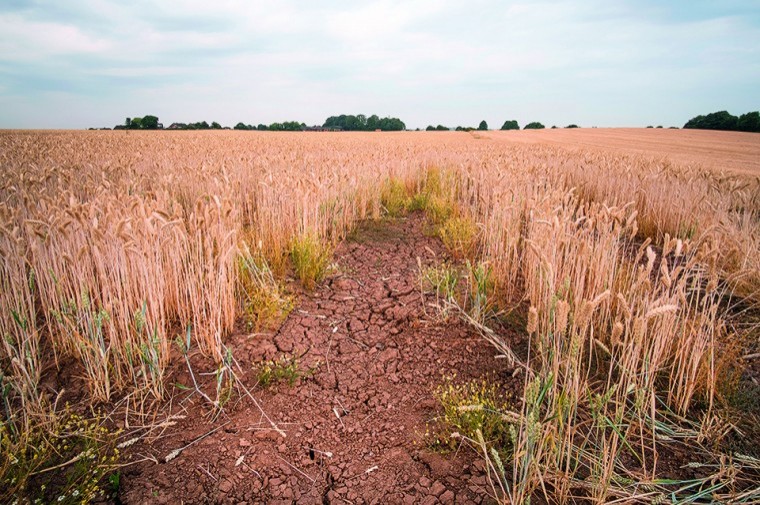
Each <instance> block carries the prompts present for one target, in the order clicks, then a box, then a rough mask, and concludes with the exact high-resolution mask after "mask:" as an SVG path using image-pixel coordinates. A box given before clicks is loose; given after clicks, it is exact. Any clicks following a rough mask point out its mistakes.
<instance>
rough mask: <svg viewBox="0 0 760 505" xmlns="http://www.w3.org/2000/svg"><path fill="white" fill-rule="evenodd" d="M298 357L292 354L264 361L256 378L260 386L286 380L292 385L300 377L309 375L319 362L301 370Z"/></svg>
mask: <svg viewBox="0 0 760 505" xmlns="http://www.w3.org/2000/svg"><path fill="white" fill-rule="evenodd" d="M299 360H300V358H299V357H294V356H284V355H283V356H281V357H280V358H278V359H276V360H269V361H266V362H265V363H264V364H263V365H261V367H260V368H259V370H258V374H257V379H258V383H259V384H260V385H261V386H262V387H268V386H270V385H273V384H278V383H280V382H287V383H288V386H293V385H294V384H295V383H296V381H297V380H298V379H300V378H302V377H311V376H312V375H313V374H314V371H315V370H316V369H317V368H318V367H319V364H317V365H315V366H313V367H311V368H308V369H306V370H301V367H300V363H299Z"/></svg>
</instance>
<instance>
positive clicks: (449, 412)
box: [427, 377, 516, 459]
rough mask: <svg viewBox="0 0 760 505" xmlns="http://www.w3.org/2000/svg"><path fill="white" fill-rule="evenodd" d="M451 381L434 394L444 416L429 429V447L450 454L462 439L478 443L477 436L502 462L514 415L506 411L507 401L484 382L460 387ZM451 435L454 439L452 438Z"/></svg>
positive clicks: (506, 449)
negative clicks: (496, 453) (494, 450)
mask: <svg viewBox="0 0 760 505" xmlns="http://www.w3.org/2000/svg"><path fill="white" fill-rule="evenodd" d="M454 380H455V377H452V378H447V379H446V380H445V382H444V384H442V385H440V386H439V387H438V388H437V389H436V390H435V393H434V394H435V398H436V399H437V400H438V402H439V403H440V404H441V407H442V409H443V413H442V415H441V416H440V417H438V418H437V419H436V424H435V427H434V428H433V430H432V431H431V430H430V429H428V433H427V436H428V441H429V443H430V445H431V447H432V448H434V449H438V450H444V451H448V450H452V449H455V448H456V447H457V445H458V444H459V443H460V439H461V438H462V437H465V438H467V439H470V440H474V441H477V440H478V438H479V435H478V433H480V436H482V438H483V440H484V441H485V443H486V444H487V445H488V446H489V447H493V448H495V449H496V451H497V452H498V454H499V455H500V456H501V458H502V459H504V458H505V457H506V456H507V455H508V454H509V451H510V449H511V447H512V437H511V435H510V431H511V430H510V427H511V426H512V423H513V422H514V421H515V420H516V418H515V419H513V418H514V417H515V416H516V415H515V414H512V413H511V412H510V411H509V408H510V401H509V400H510V398H509V397H508V396H507V395H505V394H504V393H502V392H501V391H500V390H499V387H498V386H497V385H496V384H495V383H493V382H491V381H489V380H487V379H480V380H471V381H467V382H463V383H456V382H454ZM512 431H513V429H512ZM454 433H456V434H457V435H456V436H452V434H454Z"/></svg>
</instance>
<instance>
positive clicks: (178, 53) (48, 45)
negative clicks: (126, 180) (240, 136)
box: [0, 0, 760, 128]
mask: <svg viewBox="0 0 760 505" xmlns="http://www.w3.org/2000/svg"><path fill="white" fill-rule="evenodd" d="M299 4H300V2H295V1H283V2H276V3H263V2H249V1H233V0H217V1H214V2H208V1H207V0H203V1H201V0H191V1H183V2H181V3H180V2H174V1H168V0H161V1H153V2H147V1H136V2H130V3H121V2H114V1H106V0H71V1H67V2H48V1H32V2H24V1H17V0H13V1H6V2H4V4H3V6H0V110H2V113H0V127H71V128H81V127H87V126H104V125H109V126H110V125H113V124H116V123H120V122H121V121H122V120H123V118H124V117H125V116H139V115H144V114H155V115H158V116H159V117H160V118H161V119H162V120H163V121H164V122H171V121H191V120H202V119H205V120H207V121H212V120H214V121H219V122H221V123H222V124H228V125H234V124H235V123H237V122H238V121H244V122H246V123H254V124H256V123H259V122H264V123H269V122H272V121H281V120H290V119H297V120H302V121H305V122H308V123H317V122H322V121H323V120H324V119H325V118H326V117H327V116H329V115H332V114H340V113H360V112H361V113H366V114H370V113H377V114H380V115H394V116H398V117H401V118H402V119H404V120H405V121H406V122H407V125H408V126H411V127H417V126H420V127H424V126H425V125H427V124H429V123H433V124H438V123H443V124H448V125H451V126H455V125H457V124H463V125H476V124H477V123H478V122H479V121H480V120H481V119H486V120H487V121H488V122H489V124H490V125H491V127H498V126H500V125H501V123H502V122H503V121H504V120H505V119H512V118H514V119H518V121H520V123H521V124H524V123H525V122H528V121H532V120H540V121H542V122H544V123H545V124H558V125H565V124H567V123H570V122H574V123H579V124H581V125H586V126H591V125H599V126H614V125H630V126H637V125H638V126H643V125H646V124H653V123H656V124H664V125H666V126H668V125H681V124H683V122H685V121H686V120H687V119H689V118H690V117H692V116H694V115H696V114H698V113H704V112H710V111H714V110H719V109H728V110H730V111H732V112H734V113H742V112H746V111H748V110H756V109H757V108H758V105H759V104H758V98H759V96H758V93H757V91H756V88H757V84H758V82H760V7H759V6H758V4H757V2H755V1H752V0H750V1H743V2H740V1H725V2H719V3H718V2H708V1H701V0H700V1H692V2H665V3H663V2H655V1H649V2H641V1H638V2H633V1H627V2H605V1H601V0H584V1H582V0H539V1H523V2H500V1H496V0H473V1H471V2H467V3H463V2H454V1H449V0H443V1H441V0H439V1H435V0H407V1H398V0H377V1H372V2H354V3H345V2H337V1H335V2H319V6H317V5H315V3H309V4H306V5H305V6H303V5H299ZM664 4H667V5H664Z"/></svg>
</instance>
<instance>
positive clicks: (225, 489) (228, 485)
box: [219, 480, 232, 494]
mask: <svg viewBox="0 0 760 505" xmlns="http://www.w3.org/2000/svg"><path fill="white" fill-rule="evenodd" d="M219 491H221V492H222V493H224V494H227V493H229V492H230V491H232V482H230V481H228V480H223V481H222V482H220V483H219Z"/></svg>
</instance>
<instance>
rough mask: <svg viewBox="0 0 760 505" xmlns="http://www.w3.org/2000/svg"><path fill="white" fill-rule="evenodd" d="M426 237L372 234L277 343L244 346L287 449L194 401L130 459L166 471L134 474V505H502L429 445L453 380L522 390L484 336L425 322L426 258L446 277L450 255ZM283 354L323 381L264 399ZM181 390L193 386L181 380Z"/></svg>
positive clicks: (476, 478) (403, 224)
mask: <svg viewBox="0 0 760 505" xmlns="http://www.w3.org/2000/svg"><path fill="white" fill-rule="evenodd" d="M423 231H424V218H423V217H422V216H421V215H416V214H415V215H412V216H410V217H409V218H408V219H404V220H398V221H390V222H388V223H383V224H382V225H378V224H373V223H368V224H366V225H364V226H363V227H360V229H359V230H358V231H357V233H355V234H354V236H353V237H352V238H351V239H349V240H347V241H346V242H344V243H343V244H342V245H341V246H340V247H339V248H338V250H337V251H336V255H335V260H336V263H337V265H338V272H337V273H336V274H334V275H332V276H331V277H330V278H329V279H328V280H326V281H325V282H324V283H323V284H322V285H321V286H319V287H318V288H317V289H316V290H315V292H313V293H311V294H303V295H302V296H301V298H300V301H299V305H298V306H297V307H296V309H295V310H294V311H293V312H292V313H291V315H290V316H289V318H288V319H287V320H286V321H285V322H284V324H283V325H282V326H281V328H280V329H279V330H278V331H277V332H276V333H273V334H254V335H249V334H245V333H240V334H238V335H236V336H234V337H233V338H232V339H231V341H230V343H229V345H230V347H231V349H232V350H233V353H234V356H235V358H236V359H237V360H238V361H239V362H240V364H241V365H242V367H243V369H244V370H245V375H244V376H243V377H241V378H242V379H243V381H244V382H245V383H246V385H247V387H249V388H250V389H251V390H252V391H253V394H254V396H255V397H256V398H257V399H258V400H259V402H260V403H261V405H262V406H263V408H264V410H265V411H266V413H267V414H268V415H269V417H270V418H271V419H272V420H274V421H275V422H276V423H277V424H278V425H279V426H280V428H282V429H283V430H284V431H285V432H286V435H287V436H286V437H285V438H283V437H281V436H280V435H278V434H277V433H276V432H275V431H273V430H272V429H270V426H269V424H268V423H267V422H266V421H265V420H264V419H262V416H261V414H260V412H259V411H258V410H257V409H256V408H255V407H254V406H253V405H252V403H251V402H250V401H249V400H247V399H246V398H242V399H240V400H239V401H236V403H234V404H231V405H230V406H229V407H228V408H227V409H225V412H224V414H223V415H221V416H220V417H219V419H217V420H216V421H215V422H213V423H212V422H210V421H209V420H208V419H207V418H206V417H204V412H208V410H209V409H208V406H207V405H204V404H203V403H202V401H201V399H200V397H199V396H198V395H190V393H188V392H183V393H180V394H178V395H176V396H175V399H174V402H175V403H174V407H173V411H174V412H175V413H181V414H184V415H186V416H187V417H185V418H184V419H179V420H177V421H176V422H178V424H176V425H173V426H171V427H169V428H167V429H166V430H165V431H163V432H162V433H161V435H160V436H155V437H153V438H147V437H146V438H145V439H143V440H141V441H140V442H138V443H136V444H135V445H133V446H131V447H130V448H129V451H128V452H129V454H128V457H125V458H124V459H125V460H126V462H127V463H128V462H129V461H138V460H140V459H141V458H144V457H145V456H149V457H152V458H155V459H156V460H157V461H159V462H158V463H155V462H153V461H143V462H140V463H136V464H133V465H130V466H127V467H125V468H124V469H123V470H122V475H121V480H120V483H121V493H120V498H121V500H122V502H124V503H262V502H266V503H425V504H435V503H483V502H489V501H491V498H490V497H489V492H490V486H489V485H488V481H487V476H486V475H485V473H484V467H483V464H482V461H480V459H479V458H478V455H477V454H476V453H475V452H474V451H472V450H470V449H467V448H461V449H460V450H459V451H457V452H456V453H453V454H446V455H443V454H440V453H436V452H434V451H432V450H431V449H430V448H429V447H428V446H427V445H426V444H425V442H424V440H423V434H424V432H425V430H426V427H427V424H428V423H429V421H430V420H431V419H433V418H434V417H435V416H436V412H437V407H438V406H437V404H436V402H435V400H434V397H433V390H434V389H435V387H436V386H437V385H439V384H441V382H442V378H443V376H445V375H453V374H456V375H457V377H458V378H459V379H461V380H467V379H472V378H480V377H483V376H485V375H488V374H496V375H498V376H499V377H500V381H503V382H508V381H509V379H508V375H506V370H505V369H504V362H503V360H498V359H495V357H494V355H495V354H496V353H495V351H494V350H493V348H492V347H490V346H489V345H488V344H487V343H486V342H485V341H484V340H483V339H482V338H480V337H479V336H478V335H477V334H476V333H475V332H473V331H472V330H471V329H470V328H468V327H467V326H465V325H463V324H462V323H459V322H457V321H451V320H450V321H448V322H446V323H442V322H440V321H436V320H435V319H434V318H432V317H428V316H427V315H426V314H425V310H424V304H425V303H426V302H425V300H424V299H423V297H422V295H421V293H420V288H419V274H418V272H419V268H418V257H419V259H420V261H421V262H422V265H433V264H436V263H438V262H440V261H442V260H443V259H445V258H446V253H445V251H444V248H443V246H442V245H441V243H440V242H439V241H438V240H437V239H434V238H431V237H429V236H426V235H425V233H424V232H423ZM431 315H432V314H431ZM304 353H305V354H304ZM283 354H287V355H301V354H304V356H303V358H302V359H301V368H302V369H307V368H310V367H316V369H315V370H314V373H313V375H312V376H310V377H302V378H300V379H299V380H298V381H297V383H296V384H295V385H294V386H292V387H290V386H288V384H287V383H279V384H275V385H272V386H270V387H269V388H266V389H263V388H261V387H257V386H256V382H257V374H256V367H257V366H258V365H259V364H261V363H262V362H263V361H265V360H268V359H272V358H277V357H279V356H281V355H283ZM196 375H197V376H198V375H199V374H198V372H197V371H196ZM202 379H204V380H203V382H204V384H205V389H206V390H208V389H210V388H213V386H212V385H211V382H212V381H213V380H214V378H213V376H203V377H202ZM172 380H176V381H177V382H179V383H183V384H185V385H189V384H191V380H190V378H189V375H188V374H187V372H186V371H184V370H180V368H179V367H177V369H176V370H175V372H174V374H173V377H172ZM183 398H184V400H183ZM219 426H223V428H221V429H217V431H214V432H213V433H211V434H209V435H208V436H206V437H205V438H203V439H202V440H200V441H198V442H196V443H193V444H192V445H190V446H189V447H187V448H186V449H185V450H184V451H183V452H182V453H181V454H180V455H179V456H177V457H176V458H174V459H171V460H170V461H169V462H163V461H164V459H165V457H166V456H167V455H168V454H170V453H171V452H172V451H174V450H175V449H177V448H179V447H183V446H185V445H187V444H190V443H191V442H193V441H194V440H196V439H197V438H198V437H200V436H202V435H204V434H206V433H209V432H210V431H211V430H213V429H215V428H217V427H219Z"/></svg>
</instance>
